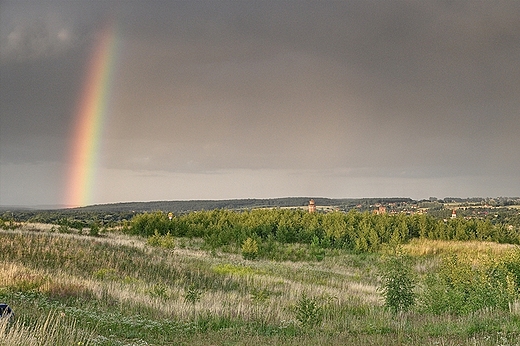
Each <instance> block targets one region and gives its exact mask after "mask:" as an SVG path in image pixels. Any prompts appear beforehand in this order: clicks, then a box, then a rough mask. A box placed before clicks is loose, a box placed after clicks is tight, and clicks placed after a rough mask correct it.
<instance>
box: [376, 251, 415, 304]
mask: <svg viewBox="0 0 520 346" xmlns="http://www.w3.org/2000/svg"><path fill="white" fill-rule="evenodd" d="M381 277H382V282H381V286H380V288H379V290H380V291H381V292H382V293H383V296H384V298H385V306H386V307H387V308H389V309H390V310H392V311H393V312H394V313H397V312H400V311H407V310H409V309H410V308H411V307H412V306H413V305H414V304H415V293H414V288H415V278H414V275H413V271H412V266H411V259H410V257H408V256H405V255H403V254H402V253H401V252H399V251H396V253H395V254H394V255H391V256H389V257H388V258H386V259H385V260H384V262H383V265H382V270H381Z"/></svg>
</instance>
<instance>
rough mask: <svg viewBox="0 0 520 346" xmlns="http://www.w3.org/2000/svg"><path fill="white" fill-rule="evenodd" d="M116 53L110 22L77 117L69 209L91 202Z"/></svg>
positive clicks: (100, 40) (91, 64)
mask: <svg viewBox="0 0 520 346" xmlns="http://www.w3.org/2000/svg"><path fill="white" fill-rule="evenodd" d="M116 53H117V37H116V25H115V22H114V21H113V20H111V21H108V22H107V23H106V24H105V25H104V27H103V28H102V29H101V30H100V32H99V33H98V36H97V38H96V40H95V43H94V48H93V50H92V52H91V56H90V58H89V60H88V64H87V69H86V74H85V77H86V78H85V81H84V84H83V88H82V93H81V96H80V99H79V102H78V106H77V110H76V113H75V120H74V129H73V134H72V145H71V151H70V160H69V161H70V170H69V172H68V174H67V176H68V182H67V187H66V197H65V199H66V201H65V203H66V204H67V205H68V206H70V207H76V206H84V205H87V204H89V203H91V201H92V197H93V191H94V184H95V178H96V170H97V168H98V164H99V162H98V161H99V156H100V155H99V152H100V149H101V138H102V132H103V125H104V123H105V122H106V118H107V113H108V112H109V106H110V92H111V89H112V86H111V83H112V81H113V74H114V65H115V60H116Z"/></svg>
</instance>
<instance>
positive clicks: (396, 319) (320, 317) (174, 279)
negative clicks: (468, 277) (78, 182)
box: [0, 229, 520, 346]
mask: <svg viewBox="0 0 520 346" xmlns="http://www.w3.org/2000/svg"><path fill="white" fill-rule="evenodd" d="M175 242H176V244H182V246H177V245H176V246H175V249H174V250H172V249H171V248H163V247H153V246H150V245H148V244H147V241H146V239H143V238H138V237H129V236H124V235H121V234H117V233H110V232H109V233H106V234H104V235H103V236H102V237H95V238H93V237H89V236H88V235H75V234H65V233H58V232H49V231H46V230H44V229H40V230H38V232H34V230H33V231H17V230H5V231H1V232H0V301H1V302H6V303H8V304H9V305H10V306H11V307H12V308H13V310H14V311H15V313H16V318H15V320H14V321H12V322H9V323H7V322H5V321H4V322H1V323H0V333H4V334H5V335H6V336H7V337H6V338H4V339H2V338H0V345H33V344H34V345H56V344H61V345H104V346H108V345H198V344H202V345H299V346H304V345H377V344H385V345H519V341H518V340H520V308H518V306H520V305H518V303H517V302H513V303H512V304H511V305H510V309H509V310H507V309H505V310H504V309H497V308H486V309H481V310H478V311H474V312H471V313H468V314H448V313H438V314H436V313H429V312H427V311H425V310H424V309H420V307H419V306H417V307H416V308H412V309H411V310H410V311H408V312H402V313H398V314H393V313H392V312H391V311H389V310H387V309H385V308H384V306H383V303H384V301H383V298H382V296H381V293H380V292H379V291H378V289H377V288H378V287H379V285H380V284H381V281H380V276H379V272H378V268H379V263H380V255H379V254H354V253H350V252H346V251H339V250H337V251H335V252H333V253H332V252H328V253H327V254H326V256H325V258H323V259H322V260H321V261H299V262H298V261H267V260H254V261H251V260H245V259H243V258H242V256H241V255H240V254H239V253H222V252H217V253H209V252H208V251H205V250H202V248H203V246H201V243H200V241H198V240H193V239H177V238H176V239H175ZM446 244H448V243H439V242H437V243H432V244H429V245H426V244H424V243H421V244H420V245H419V244H418V245H416V247H418V246H423V247H425V248H428V249H430V248H432V247H436V248H437V250H435V251H433V250H428V251H425V253H421V251H422V250H420V249H419V250H417V251H415V252H414V249H416V248H414V245H413V244H412V245H410V246H409V247H405V251H407V252H408V253H410V254H411V255H412V257H413V258H414V260H415V267H414V268H415V269H416V271H417V273H418V276H419V277H425V276H426V275H427V274H428V273H429V272H431V271H433V270H436V269H437V268H439V266H440V258H439V257H438V256H439V255H438V254H437V252H443V251H444V252H445V251H448V250H442V249H448V248H449V247H448V246H447V245H446ZM458 244H459V245H460V244H462V243H458ZM280 246H281V245H280ZM467 248H468V249H471V251H474V250H473V249H472V248H471V247H469V246H468V247H467ZM493 248H494V249H495V245H494V247H493ZM498 248H500V249H505V248H502V247H500V246H498V245H496V249H498ZM439 249H440V250H439ZM449 249H452V248H449ZM461 249H463V247H462V246H459V247H458V248H457V251H463V250H461ZM450 251H451V250H450ZM469 252H470V251H469V250H468V253H469ZM506 252H507V251H506V250H503V251H502V250H500V251H499V250H497V253H500V254H502V253H506ZM471 253H472V254H473V252H471ZM486 253H489V252H486ZM480 255H481V254H480ZM497 256H498V255H497ZM481 257H482V256H481ZM487 260H488V259H487V257H486V261H487ZM486 263H487V262H486ZM418 289H419V290H420V289H424V287H419V288H418ZM190 292H191V293H190ZM190 294H191V295H193V296H194V297H195V296H196V299H191V300H190V299H187V297H189V296H190ZM72 331H73V332H72ZM35 335H38V337H37V341H38V342H40V343H31V342H32V341H30V340H32V339H30V338H34V336H35ZM24 338H25V339H24ZM20 340H21V341H20ZM27 340H29V341H27ZM24 342H25V343H24Z"/></svg>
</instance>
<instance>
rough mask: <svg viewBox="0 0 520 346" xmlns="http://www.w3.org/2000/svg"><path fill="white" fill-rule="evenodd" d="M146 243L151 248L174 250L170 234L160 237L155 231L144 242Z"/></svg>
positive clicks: (173, 241)
mask: <svg viewBox="0 0 520 346" xmlns="http://www.w3.org/2000/svg"><path fill="white" fill-rule="evenodd" d="M146 243H147V244H148V245H151V246H156V247H163V248H165V249H170V250H173V249H175V238H174V237H173V236H172V235H171V234H170V232H168V233H166V235H160V234H159V232H158V231H157V230H155V234H154V235H153V236H151V237H149V238H148V239H147V240H146Z"/></svg>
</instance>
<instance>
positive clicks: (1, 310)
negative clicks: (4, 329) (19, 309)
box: [0, 303, 14, 319]
mask: <svg viewBox="0 0 520 346" xmlns="http://www.w3.org/2000/svg"><path fill="white" fill-rule="evenodd" d="M0 318H8V319H12V318H14V312H13V310H12V309H11V307H10V306H9V305H7V304H3V303H0Z"/></svg>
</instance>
